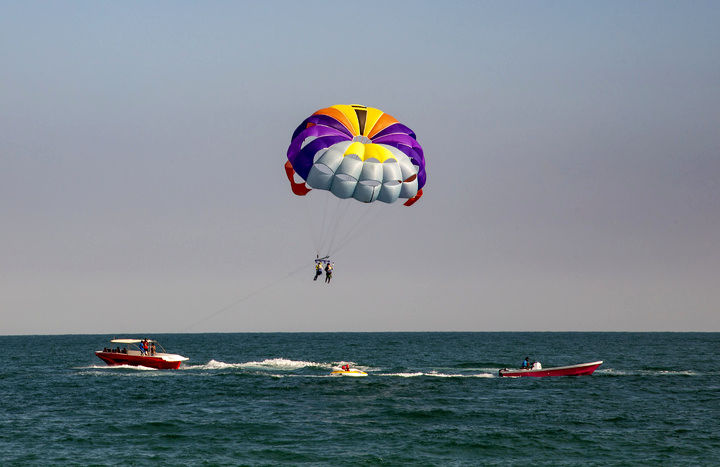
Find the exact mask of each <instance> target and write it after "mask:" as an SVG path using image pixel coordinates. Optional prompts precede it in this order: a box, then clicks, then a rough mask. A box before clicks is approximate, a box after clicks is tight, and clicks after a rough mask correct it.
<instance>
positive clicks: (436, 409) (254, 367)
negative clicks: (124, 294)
mask: <svg viewBox="0 0 720 467" xmlns="http://www.w3.org/2000/svg"><path fill="white" fill-rule="evenodd" d="M113 337H150V338H156V339H158V340H159V341H160V342H161V343H162V345H163V346H165V348H167V350H168V351H170V352H174V353H179V354H182V355H185V356H187V357H190V360H189V361H187V362H185V363H184V364H183V366H182V367H181V369H179V370H152V369H145V368H138V367H108V366H106V365H105V364H104V363H103V362H102V361H100V360H99V359H98V358H97V357H96V356H95V355H94V351H95V350H100V349H102V348H103V347H106V346H109V345H110V343H109V340H110V339H111V338H113ZM0 346H1V347H2V349H3V355H2V357H1V358H0V383H1V384H0V464H2V465H3V466H11V465H17V466H25V465H163V466H165V465H442V466H445V465H468V466H475V465H718V459H720V422H719V421H718V419H719V417H720V366H719V365H718V363H717V362H715V361H714V360H716V359H715V355H716V354H717V353H718V350H720V333H514V332H506V333H257V334H256V333H247V334H246V333H240V334H167V335H154V336H109V335H64V336H3V337H0ZM525 356H530V357H531V359H533V360H539V361H541V362H542V364H543V366H545V367H551V366H563V365H570V364H575V363H582V362H590V361H595V360H603V361H604V363H603V365H602V366H601V367H600V368H599V369H598V370H597V371H596V372H595V373H594V374H593V375H592V376H579V377H556V378H500V377H498V370H499V369H500V368H504V367H516V366H519V364H520V362H521V361H522V359H523V358H524V357H525ZM344 362H348V363H351V364H352V366H355V367H357V368H360V369H363V370H365V371H366V372H367V373H368V376H367V377H364V378H347V377H338V376H330V371H331V370H332V368H333V367H335V366H337V365H339V364H341V363H344Z"/></svg>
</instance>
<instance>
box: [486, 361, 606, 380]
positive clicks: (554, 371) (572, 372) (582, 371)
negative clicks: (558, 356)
mask: <svg viewBox="0 0 720 467" xmlns="http://www.w3.org/2000/svg"><path fill="white" fill-rule="evenodd" d="M600 365H602V360H600V361H599V362H590V363H580V364H579V365H570V366H557V367H554V368H533V369H528V370H521V369H517V370H516V369H512V370H509V369H507V368H503V369H502V370H500V376H511V377H517V376H535V377H540V376H579V375H591V374H592V373H593V371H595V370H597V368H598V367H599V366H600Z"/></svg>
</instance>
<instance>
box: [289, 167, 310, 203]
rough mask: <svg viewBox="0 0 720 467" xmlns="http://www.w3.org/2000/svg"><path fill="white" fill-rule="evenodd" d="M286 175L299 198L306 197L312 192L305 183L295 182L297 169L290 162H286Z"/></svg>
mask: <svg viewBox="0 0 720 467" xmlns="http://www.w3.org/2000/svg"><path fill="white" fill-rule="evenodd" d="M285 174H286V175H287V178H288V181H289V182H290V188H292V192H293V193H295V194H296V195H298V196H305V195H306V194H308V193H309V192H310V190H311V188H308V187H307V186H306V185H305V184H304V183H298V182H296V181H295V169H293V166H292V164H291V163H290V161H287V162H285Z"/></svg>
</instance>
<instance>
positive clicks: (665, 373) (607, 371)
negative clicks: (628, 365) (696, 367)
mask: <svg viewBox="0 0 720 467" xmlns="http://www.w3.org/2000/svg"><path fill="white" fill-rule="evenodd" d="M595 373H596V374H600V375H607V376H702V375H705V374H709V373H700V372H697V371H693V370H615V369H613V368H604V369H601V370H598V371H596V372H595Z"/></svg>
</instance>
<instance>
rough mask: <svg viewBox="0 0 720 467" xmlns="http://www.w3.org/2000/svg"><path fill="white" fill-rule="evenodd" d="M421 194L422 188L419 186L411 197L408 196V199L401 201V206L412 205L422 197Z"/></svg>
mask: <svg viewBox="0 0 720 467" xmlns="http://www.w3.org/2000/svg"><path fill="white" fill-rule="evenodd" d="M422 195H423V192H422V188H420V189H419V190H418V192H417V194H416V195H415V196H413V197H412V198H410V199H409V200H407V201H405V202H404V203H403V206H412V205H413V204H415V202H416V201H417V200H419V199H420V198H422Z"/></svg>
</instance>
